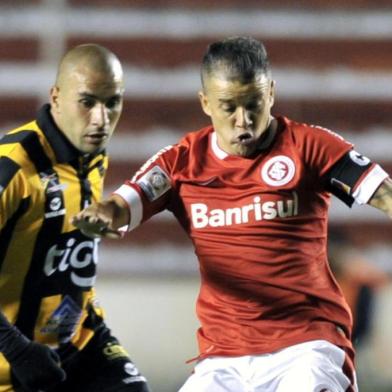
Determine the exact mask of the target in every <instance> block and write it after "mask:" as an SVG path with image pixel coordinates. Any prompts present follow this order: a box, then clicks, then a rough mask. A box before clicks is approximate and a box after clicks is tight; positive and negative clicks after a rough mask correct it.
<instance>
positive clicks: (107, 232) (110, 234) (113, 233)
mask: <svg viewBox="0 0 392 392" xmlns="http://www.w3.org/2000/svg"><path fill="white" fill-rule="evenodd" d="M101 236H102V237H105V238H110V239H113V240H118V239H120V238H123V237H124V233H123V232H121V231H117V230H112V229H109V228H107V227H106V228H104V229H103V230H102V231H101Z"/></svg>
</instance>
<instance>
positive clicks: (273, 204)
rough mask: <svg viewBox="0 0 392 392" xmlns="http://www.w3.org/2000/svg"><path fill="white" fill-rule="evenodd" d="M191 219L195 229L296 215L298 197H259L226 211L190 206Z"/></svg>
mask: <svg viewBox="0 0 392 392" xmlns="http://www.w3.org/2000/svg"><path fill="white" fill-rule="evenodd" d="M190 207H191V219H192V224H193V227H194V228H195V229H201V228H204V227H208V226H210V227H220V226H231V225H239V224H242V223H248V222H252V221H255V222H257V221H261V220H263V219H266V220H272V219H279V218H288V217H292V216H296V215H298V195H297V193H296V192H292V199H288V200H283V199H282V200H277V201H263V200H262V198H261V197H260V196H256V197H254V198H253V201H252V203H249V204H245V205H242V206H239V207H230V208H226V209H220V208H214V209H209V208H208V205H207V204H204V203H193V204H191V206H190Z"/></svg>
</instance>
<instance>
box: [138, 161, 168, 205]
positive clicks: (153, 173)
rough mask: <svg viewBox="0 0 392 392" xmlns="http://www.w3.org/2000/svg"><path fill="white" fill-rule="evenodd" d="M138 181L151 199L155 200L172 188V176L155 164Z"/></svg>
mask: <svg viewBox="0 0 392 392" xmlns="http://www.w3.org/2000/svg"><path fill="white" fill-rule="evenodd" d="M136 183H137V184H138V185H139V186H140V188H142V189H143V191H144V193H145V195H146V196H147V198H148V200H149V201H154V200H156V199H158V198H159V197H160V196H162V195H163V194H165V193H166V192H167V191H168V190H169V189H170V178H169V177H168V175H167V174H166V173H165V172H164V171H163V170H162V169H161V168H160V167H159V166H154V167H153V168H151V169H150V170H149V171H148V172H147V173H146V174H144V175H143V176H142V177H141V178H140V179H139V180H137V181H136Z"/></svg>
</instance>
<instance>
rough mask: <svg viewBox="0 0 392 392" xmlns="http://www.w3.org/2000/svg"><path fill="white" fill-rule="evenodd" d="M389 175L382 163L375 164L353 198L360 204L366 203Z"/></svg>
mask: <svg viewBox="0 0 392 392" xmlns="http://www.w3.org/2000/svg"><path fill="white" fill-rule="evenodd" d="M388 177H389V175H388V173H387V172H386V171H385V170H384V169H383V168H382V167H381V166H380V165H376V166H374V168H373V169H372V170H371V171H370V172H369V173H368V174H367V176H366V177H365V178H364V179H363V180H362V182H361V183H360V184H359V186H358V187H357V189H356V190H355V191H354V193H353V195H352V196H353V198H354V199H355V201H356V202H357V203H358V204H366V203H367V202H368V201H369V200H370V198H371V197H372V196H373V194H374V192H375V191H376V190H377V188H378V187H379V186H380V184H381V183H382V182H383V181H384V180H385V179H386V178H388Z"/></svg>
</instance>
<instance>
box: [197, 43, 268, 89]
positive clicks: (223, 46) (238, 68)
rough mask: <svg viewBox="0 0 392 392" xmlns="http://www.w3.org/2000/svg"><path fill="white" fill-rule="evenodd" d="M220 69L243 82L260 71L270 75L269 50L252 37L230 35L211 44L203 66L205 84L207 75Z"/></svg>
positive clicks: (202, 73) (202, 78)
mask: <svg viewBox="0 0 392 392" xmlns="http://www.w3.org/2000/svg"><path fill="white" fill-rule="evenodd" d="M219 69H221V70H223V71H224V72H226V73H227V75H228V77H229V78H239V80H240V81H241V82H248V81H250V80H253V79H254V77H255V76H256V75H257V74H260V73H264V74H266V75H267V76H270V68H269V61H268V55H267V51H266V49H265V47H264V45H263V44H262V43H261V42H260V41H258V40H256V39H254V38H252V37H230V38H226V39H224V40H222V41H217V42H213V43H212V44H210V45H209V46H208V48H207V52H206V53H205V55H204V57H203V61H202V66H201V81H202V84H203V86H204V79H205V77H206V76H210V75H211V74H213V73H214V71H216V70H219Z"/></svg>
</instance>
